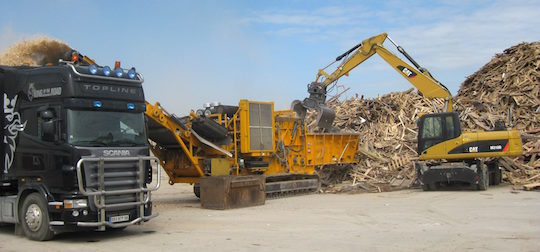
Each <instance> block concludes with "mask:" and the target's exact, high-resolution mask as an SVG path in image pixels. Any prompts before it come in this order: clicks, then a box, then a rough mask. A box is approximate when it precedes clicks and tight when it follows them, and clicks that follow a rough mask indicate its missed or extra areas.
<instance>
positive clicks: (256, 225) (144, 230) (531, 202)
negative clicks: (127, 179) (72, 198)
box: [0, 183, 540, 252]
mask: <svg viewBox="0 0 540 252" xmlns="http://www.w3.org/2000/svg"><path fill="white" fill-rule="evenodd" d="M153 200H154V206H155V210H156V211H158V212H159V213H160V216H159V217H157V218H156V219H153V220H152V221H150V222H147V223H145V224H144V225H141V226H132V227H128V228H127V229H126V230H124V231H121V232H83V233H65V234H60V235H57V236H56V237H55V239H54V240H52V241H48V242H33V241H30V240H27V239H26V238H24V237H18V236H15V235H14V234H13V231H14V227H13V225H5V226H0V251H77V252H80V251H275V250H295V251H452V250H453V251H467V250H471V251H539V250H540V215H539V213H540V193H539V192H526V191H513V190H512V188H511V187H510V186H504V185H503V186H497V187H491V188H490V189H489V190H488V191H484V192H479V191H461V190H459V191H439V192H422V191H421V190H405V191H398V192H388V193H378V194H367V193H364V194H354V195H349V194H341V195H335V194H312V195H304V196H296V197H289V198H281V199H273V200H267V201H266V204H265V205H264V206H259V207H252V208H243V209H235V210H227V211H219V210H206V209H201V208H200V204H199V202H198V200H197V199H196V198H195V196H194V195H193V193H192V188H191V187H190V186H189V185H174V186H170V185H168V184H166V183H164V184H162V188H161V189H160V190H158V191H157V192H156V193H155V194H154V197H153Z"/></svg>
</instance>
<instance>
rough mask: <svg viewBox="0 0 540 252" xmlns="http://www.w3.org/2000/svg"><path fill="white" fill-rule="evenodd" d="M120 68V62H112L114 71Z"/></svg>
mask: <svg viewBox="0 0 540 252" xmlns="http://www.w3.org/2000/svg"><path fill="white" fill-rule="evenodd" d="M117 68H120V61H115V62H114V69H117Z"/></svg>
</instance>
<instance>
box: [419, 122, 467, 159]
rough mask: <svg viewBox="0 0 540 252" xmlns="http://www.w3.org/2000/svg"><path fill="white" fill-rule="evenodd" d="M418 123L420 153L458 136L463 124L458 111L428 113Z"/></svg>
mask: <svg viewBox="0 0 540 252" xmlns="http://www.w3.org/2000/svg"><path fill="white" fill-rule="evenodd" d="M417 124H418V154H422V153H423V152H424V151H425V150H426V149H427V148H429V147H431V146H433V145H436V144H438V143H441V142H444V141H446V140H449V139H454V138H457V137H459V136H460V135H461V124H460V122H459V115H458V114H457V113H456V112H447V113H435V114H426V115H424V116H422V117H420V119H419V120H418V122H417Z"/></svg>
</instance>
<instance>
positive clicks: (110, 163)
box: [77, 156, 161, 229]
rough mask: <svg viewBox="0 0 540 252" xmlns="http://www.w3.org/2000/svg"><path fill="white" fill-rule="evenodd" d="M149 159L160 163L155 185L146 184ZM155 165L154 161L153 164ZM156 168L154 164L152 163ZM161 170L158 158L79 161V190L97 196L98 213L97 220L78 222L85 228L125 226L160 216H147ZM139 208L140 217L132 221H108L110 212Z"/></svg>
mask: <svg viewBox="0 0 540 252" xmlns="http://www.w3.org/2000/svg"><path fill="white" fill-rule="evenodd" d="M147 162H156V164H157V165H156V166H155V167H156V169H157V178H155V179H157V182H156V183H155V185H154V186H153V187H152V188H148V187H146V181H145V176H151V174H145V173H146V172H148V171H147V170H146V169H145V167H146V163H147ZM150 165H151V164H150ZM152 167H154V166H152ZM152 169H153V168H152ZM152 172H153V171H152ZM160 178H161V169H160V166H159V160H158V159H157V158H156V157H149V156H138V157H83V158H81V159H80V160H79V161H78V162H77V183H78V187H79V192H80V193H81V194H82V195H84V196H88V199H89V201H92V199H93V206H92V204H91V202H88V203H89V204H88V205H89V207H91V208H95V209H96V210H97V212H98V221H97V222H77V226H81V227H99V228H102V229H104V228H105V226H107V227H113V228H118V227H125V226H129V225H133V224H137V223H141V222H143V221H147V220H149V219H152V218H154V217H156V216H157V215H158V214H157V213H152V215H150V216H145V215H144V212H145V211H144V210H145V209H144V208H145V205H146V204H148V203H149V202H150V200H151V193H150V192H151V191H155V190H157V189H158V188H159V186H160ZM134 207H137V211H136V212H137V216H136V218H134V219H133V220H131V221H129V222H121V223H112V222H108V221H107V219H106V218H107V212H109V211H123V210H124V211H125V210H126V209H133V208H134Z"/></svg>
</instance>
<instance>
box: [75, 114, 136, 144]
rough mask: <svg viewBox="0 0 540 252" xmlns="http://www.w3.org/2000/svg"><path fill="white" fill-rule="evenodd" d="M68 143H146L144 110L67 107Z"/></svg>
mask: <svg viewBox="0 0 540 252" xmlns="http://www.w3.org/2000/svg"><path fill="white" fill-rule="evenodd" d="M67 128H68V130H67V131H68V143H70V144H73V145H77V146H93V147H100V146H107V147H114V146H119V147H120V146H122V147H125V146H142V145H145V144H146V134H145V125H144V115H143V114H142V113H128V112H110V111H84V110H71V109H68V111H67Z"/></svg>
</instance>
